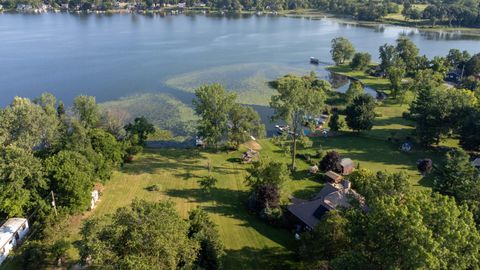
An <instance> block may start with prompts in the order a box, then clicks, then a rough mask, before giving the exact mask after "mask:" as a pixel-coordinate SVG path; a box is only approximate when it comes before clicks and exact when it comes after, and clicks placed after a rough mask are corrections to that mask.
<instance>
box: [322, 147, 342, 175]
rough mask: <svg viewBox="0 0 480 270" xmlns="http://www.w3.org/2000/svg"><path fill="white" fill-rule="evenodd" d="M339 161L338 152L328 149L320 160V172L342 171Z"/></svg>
mask: <svg viewBox="0 0 480 270" xmlns="http://www.w3.org/2000/svg"><path fill="white" fill-rule="evenodd" d="M341 161H342V157H341V156H340V154H339V153H338V152H336V151H330V152H328V153H327V154H326V155H325V156H324V157H323V158H322V160H321V161H320V170H321V171H322V172H328V171H334V172H336V173H340V172H342V166H341V165H340V162H341Z"/></svg>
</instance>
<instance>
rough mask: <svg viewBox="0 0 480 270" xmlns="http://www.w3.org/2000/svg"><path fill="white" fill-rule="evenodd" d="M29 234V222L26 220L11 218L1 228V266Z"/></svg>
mask: <svg viewBox="0 0 480 270" xmlns="http://www.w3.org/2000/svg"><path fill="white" fill-rule="evenodd" d="M27 233H28V221H27V219H25V218H10V219H8V220H7V221H6V222H5V223H4V224H3V225H2V226H1V227H0V264H2V263H3V262H4V261H5V260H6V259H7V256H8V254H9V253H10V252H11V251H12V250H13V249H14V248H15V247H16V246H18V245H19V244H20V243H21V242H22V240H23V239H25V237H26V236H27Z"/></svg>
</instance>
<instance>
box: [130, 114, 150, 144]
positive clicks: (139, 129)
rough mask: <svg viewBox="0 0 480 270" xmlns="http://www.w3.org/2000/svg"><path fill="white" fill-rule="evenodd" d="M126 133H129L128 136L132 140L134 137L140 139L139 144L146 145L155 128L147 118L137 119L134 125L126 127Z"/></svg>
mask: <svg viewBox="0 0 480 270" xmlns="http://www.w3.org/2000/svg"><path fill="white" fill-rule="evenodd" d="M125 131H127V136H128V137H129V138H130V140H131V139H132V138H134V137H135V138H138V144H139V145H144V144H145V141H146V140H147V138H148V135H149V134H152V133H154V132H155V127H154V126H153V124H152V123H150V122H149V121H148V120H147V119H146V118H145V117H143V116H142V117H137V118H135V120H134V121H133V123H128V124H127V125H126V126H125ZM133 143H135V142H133Z"/></svg>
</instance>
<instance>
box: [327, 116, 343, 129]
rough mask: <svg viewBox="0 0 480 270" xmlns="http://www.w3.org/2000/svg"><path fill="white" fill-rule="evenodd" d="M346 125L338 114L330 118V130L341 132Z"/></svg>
mask: <svg viewBox="0 0 480 270" xmlns="http://www.w3.org/2000/svg"><path fill="white" fill-rule="evenodd" d="M344 125H345V123H344V122H343V120H341V119H340V116H339V115H338V112H336V111H335V112H334V113H333V115H332V117H331V118H330V121H329V122H328V126H329V127H330V130H332V131H339V130H341V129H342V128H343V126H344Z"/></svg>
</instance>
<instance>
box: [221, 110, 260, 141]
mask: <svg viewBox="0 0 480 270" xmlns="http://www.w3.org/2000/svg"><path fill="white" fill-rule="evenodd" d="M228 121H229V127H228V140H229V142H230V143H231V144H232V146H233V147H234V148H235V149H238V147H239V146H240V144H242V143H244V142H246V141H248V140H251V136H253V137H255V138H259V139H260V138H263V137H265V133H266V131H265V125H264V124H263V123H262V120H261V118H260V116H259V115H258V113H257V111H255V110H254V109H253V108H252V107H249V106H242V105H240V104H235V105H233V107H232V108H231V110H230V112H228Z"/></svg>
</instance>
